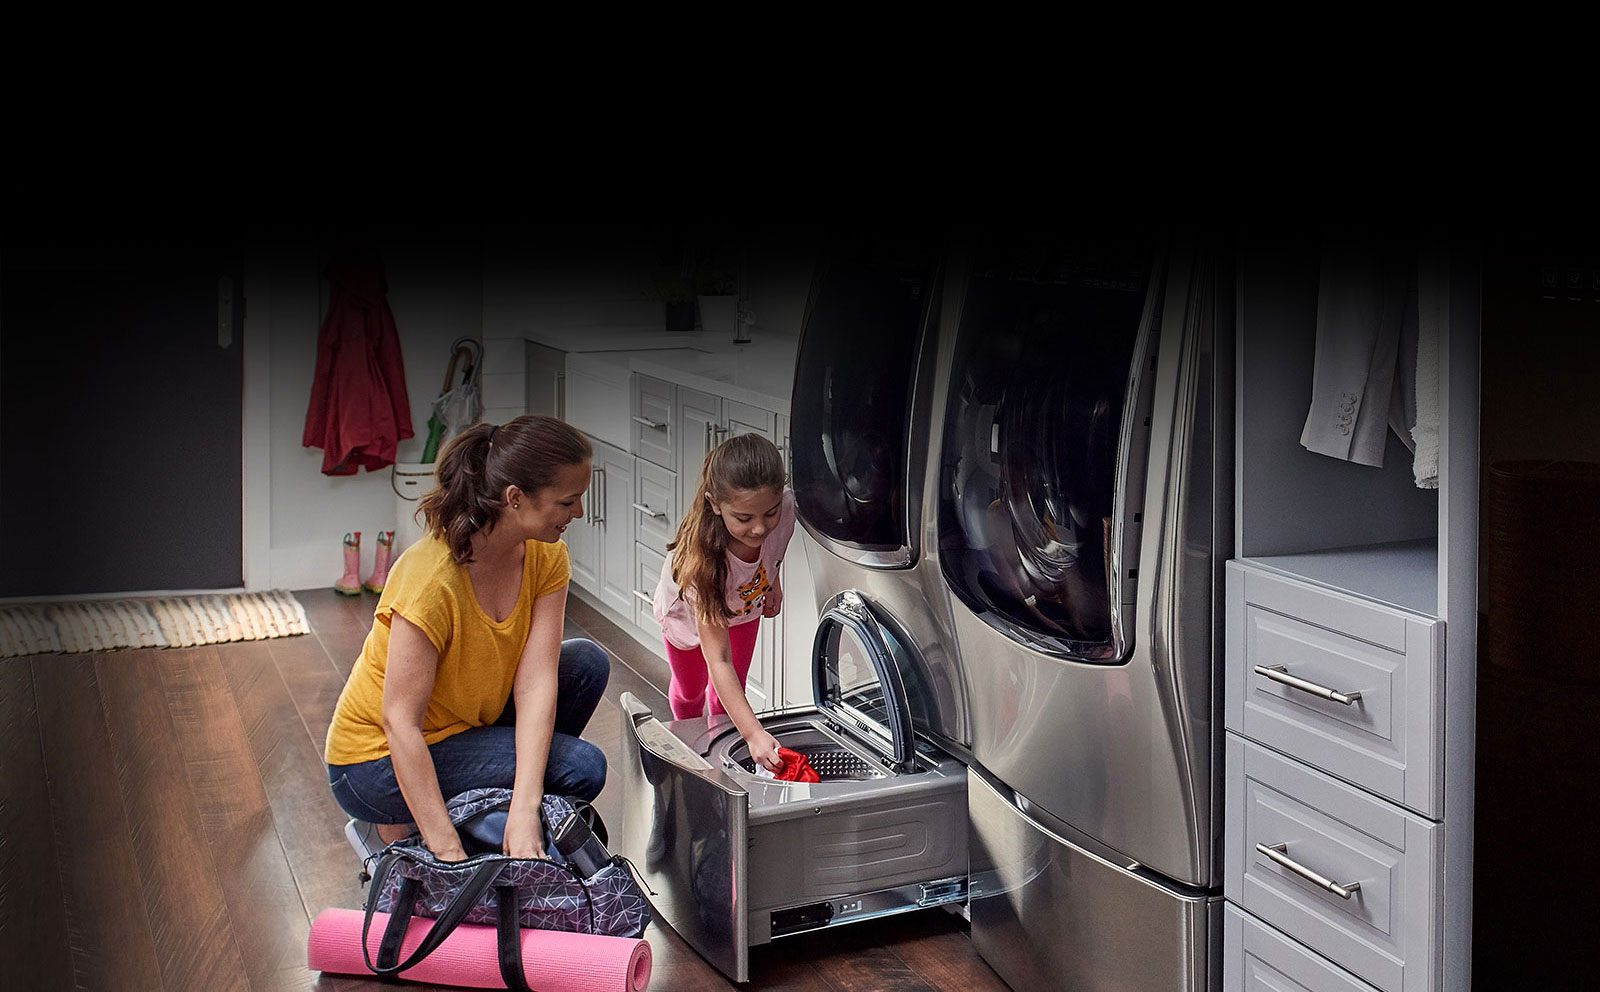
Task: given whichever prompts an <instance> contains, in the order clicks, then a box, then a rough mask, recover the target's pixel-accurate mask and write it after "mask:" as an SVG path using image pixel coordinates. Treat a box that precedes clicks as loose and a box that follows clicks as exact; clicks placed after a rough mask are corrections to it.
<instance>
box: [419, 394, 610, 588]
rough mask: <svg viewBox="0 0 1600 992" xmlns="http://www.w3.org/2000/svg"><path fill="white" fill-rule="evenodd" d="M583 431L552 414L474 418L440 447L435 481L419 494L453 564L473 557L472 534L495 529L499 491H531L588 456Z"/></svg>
mask: <svg viewBox="0 0 1600 992" xmlns="http://www.w3.org/2000/svg"><path fill="white" fill-rule="evenodd" d="M593 455H594V448H593V446H592V445H590V444H589V440H588V438H586V437H584V436H583V434H582V432H580V431H579V430H578V429H577V428H575V427H573V426H572V425H571V424H568V423H566V422H565V421H561V420H557V419H556V418H554V417H545V416H540V415H537V414H528V415H526V416H521V417H517V418H515V419H513V420H508V421H507V422H505V423H504V424H500V425H499V426H493V425H490V424H486V423H477V424H473V425H472V426H471V427H468V428H467V429H466V430H464V431H462V432H461V433H460V434H457V435H456V436H455V437H453V438H451V439H450V441H449V443H447V444H446V445H445V446H444V450H443V451H441V452H440V453H439V462H438V469H437V470H436V476H437V484H436V485H435V487H434V488H433V490H432V491H430V492H429V493H428V494H427V495H425V496H423V497H422V506H421V511H420V512H421V513H422V514H423V518H424V519H425V520H426V522H427V528H428V532H429V533H430V534H438V535H439V537H440V538H441V539H442V540H443V541H444V542H445V544H446V545H447V546H448V547H449V548H450V554H451V557H452V558H454V559H455V562H456V564H458V565H465V564H467V563H468V562H470V561H472V536H473V535H474V534H477V533H479V532H488V531H490V530H493V529H494V525H495V522H496V521H497V520H498V519H499V518H500V514H501V513H502V512H503V511H504V509H505V503H504V501H503V499H502V494H503V493H504V492H505V489H506V487H507V486H517V487H519V488H521V489H522V491H523V492H525V493H527V494H528V495H529V496H532V495H533V494H534V493H536V492H538V491H539V490H540V489H543V488H545V487H546V486H549V485H552V484H553V483H554V482H555V477H556V473H557V472H559V471H560V470H561V469H563V468H565V467H567V466H568V465H574V464H577V463H579V462H585V461H589V460H590V459H591V458H592V457H593Z"/></svg>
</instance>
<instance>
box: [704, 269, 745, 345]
mask: <svg viewBox="0 0 1600 992" xmlns="http://www.w3.org/2000/svg"><path fill="white" fill-rule="evenodd" d="M694 284H695V296H696V298H697V301H698V302H699V305H700V328H701V330H705V331H711V332H712V333H714V334H717V335H723V334H726V335H728V336H729V337H737V336H738V329H739V327H738V323H739V281H738V279H737V278H736V277H735V276H734V273H733V270H732V268H731V267H729V266H727V265H725V264H723V263H721V262H719V261H718V260H717V259H716V258H715V257H713V256H711V255H709V254H708V255H704V256H698V257H696V259H695V267H694Z"/></svg>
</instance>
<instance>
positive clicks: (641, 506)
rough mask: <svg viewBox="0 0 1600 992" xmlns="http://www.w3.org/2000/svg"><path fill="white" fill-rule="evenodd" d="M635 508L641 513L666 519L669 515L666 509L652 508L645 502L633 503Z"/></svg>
mask: <svg viewBox="0 0 1600 992" xmlns="http://www.w3.org/2000/svg"><path fill="white" fill-rule="evenodd" d="M633 508H634V509H635V510H638V511H639V512H640V513H642V514H644V515H645V516H647V517H660V518H661V519H663V520H665V519H666V517H667V511H666V510H652V509H650V507H648V506H645V505H644V504H643V503H635V504H633Z"/></svg>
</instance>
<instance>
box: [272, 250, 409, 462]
mask: <svg viewBox="0 0 1600 992" xmlns="http://www.w3.org/2000/svg"><path fill="white" fill-rule="evenodd" d="M327 274H328V278H329V280H330V281H331V282H332V283H333V294H332V296H331V297H330V298H329V300H328V313H327V316H326V317H324V318H323V321H322V331H321V334H320V335H319V337H318V339H317V373H316V378H315V379H313V380H312V384H311V403H310V405H309V406H308V407H307V408H306V428H305V433H304V434H303V435H302V437H301V441H300V443H301V444H303V445H305V446H306V447H308V448H321V449H322V452H323V454H322V473H323V474H324V475H354V474H355V473H356V469H358V468H360V467H361V466H363V465H364V466H366V468H367V471H369V472H370V471H373V470H375V469H380V468H383V467H384V466H386V465H389V464H390V463H392V462H393V461H394V460H395V449H396V446H397V445H398V444H399V442H401V441H404V440H405V439H406V438H408V437H411V436H412V430H411V401H410V399H408V398H407V396H406V374H405V367H404V365H403V364H402V363H401V360H400V335H399V333H398V332H397V331H396V330H395V326H394V314H393V313H392V312H391V311H390V310H389V300H388V297H387V292H388V286H387V284H386V283H385V280H384V277H383V265H382V263H381V262H379V261H378V259H377V258H376V257H375V256H372V255H367V256H364V257H363V256H355V255H352V256H349V257H346V258H344V259H340V260H335V261H334V262H332V263H331V264H329V266H328V273H327Z"/></svg>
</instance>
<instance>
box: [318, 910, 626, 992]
mask: <svg viewBox="0 0 1600 992" xmlns="http://www.w3.org/2000/svg"><path fill="white" fill-rule="evenodd" d="M365 919H366V914H365V913H363V912H361V911H359V910H354V909H325V910H323V911H322V912H320V913H318V914H317V918H316V919H314V920H312V921H311V936H310V938H309V939H308V940H307V942H306V958H307V962H308V963H309V964H310V966H311V969H312V970H313V971H331V972H333V973H334V974H336V975H371V974H372V972H371V971H370V970H368V968H367V963H366V961H364V960H363V959H362V956H361V924H362V922H363V921H364V920H365ZM388 925H389V914H388V913H374V914H372V930H371V936H370V937H369V939H368V943H367V947H368V948H369V949H370V950H371V951H372V959H373V960H374V961H376V960H377V959H378V943H379V941H381V940H382V939H383V930H384V927H386V926H388ZM432 925H433V921H432V920H429V919H420V918H419V919H413V920H412V921H411V926H410V927H409V928H407V930H406V937H405V940H404V941H402V942H401V944H400V960H402V961H404V960H405V959H406V956H407V955H408V954H410V953H411V952H412V951H413V950H415V949H416V947H417V945H418V944H420V943H422V939H423V937H425V936H426V935H427V933H428V927H430V926H432ZM499 960H500V956H499V951H498V945H496V943H495V928H494V927H491V926H481V925H477V924H472V923H463V924H461V925H460V926H459V927H457V928H456V930H455V932H454V933H452V934H451V935H450V936H448V937H446V938H445V939H444V943H442V944H440V945H439V946H438V948H436V949H435V950H434V952H433V953H432V954H430V955H428V956H427V957H426V958H424V959H423V960H422V961H420V962H418V963H417V965H416V967H414V968H412V969H411V970H410V971H407V972H404V973H402V974H401V976H400V977H401V978H405V979H409V980H411V981H413V982H426V983H430V984H435V985H464V986H467V987H468V988H477V989H503V988H505V987H506V983H505V982H503V981H501V979H500V965H499ZM522 968H523V974H525V975H527V976H528V984H529V985H530V986H531V987H533V988H536V989H538V990H539V992H643V990H644V989H645V987H646V986H648V985H649V984H650V945H649V943H647V942H646V941H644V940H635V939H630V938H628V937H599V936H594V935H591V934H584V933H561V932H558V931H555V930H523V931H522Z"/></svg>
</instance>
